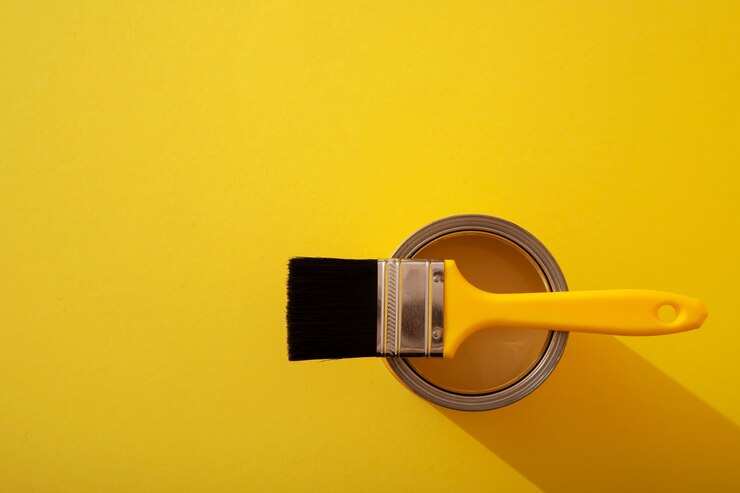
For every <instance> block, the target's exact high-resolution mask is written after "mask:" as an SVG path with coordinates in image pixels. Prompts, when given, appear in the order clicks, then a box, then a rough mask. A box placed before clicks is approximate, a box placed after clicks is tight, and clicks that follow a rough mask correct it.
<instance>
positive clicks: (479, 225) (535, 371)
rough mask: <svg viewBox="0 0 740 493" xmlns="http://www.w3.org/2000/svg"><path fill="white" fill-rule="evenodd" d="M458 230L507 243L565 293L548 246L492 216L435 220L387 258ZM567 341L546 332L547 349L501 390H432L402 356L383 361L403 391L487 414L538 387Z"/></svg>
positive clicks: (404, 254) (408, 254)
mask: <svg viewBox="0 0 740 493" xmlns="http://www.w3.org/2000/svg"><path fill="white" fill-rule="evenodd" d="M459 232H483V233H489V234H493V235H496V236H499V237H502V238H505V239H507V240H509V241H510V242H512V243H514V245H516V246H517V247H519V248H521V249H522V250H524V252H525V253H527V254H528V255H529V256H530V258H531V259H532V260H533V261H534V262H535V263H536V264H537V265H538V266H539V267H540V269H541V271H542V272H543V273H544V275H545V280H546V281H547V284H548V288H549V290H550V291H567V290H568V285H567V283H566V281H565V276H563V272H562V271H561V270H560V266H559V265H558V264H557V262H556V261H555V258H554V257H553V256H552V254H551V253H550V252H549V251H548V250H547V248H545V246H544V245H543V244H542V243H541V242H540V241H539V240H538V239H537V238H535V237H534V236H533V235H532V234H531V233H529V232H528V231H527V230H525V229H524V228H522V227H521V226H518V225H516V224H514V223H512V222H510V221H507V220H505V219H501V218H500V217H495V216H488V215H484V214H459V215H455V216H448V217H445V218H442V219H438V220H437V221H434V222H432V223H429V224H427V225H426V226H424V227H422V228H420V229H419V230H417V231H416V232H415V233H413V234H412V235H411V236H409V237H408V238H406V240H404V241H403V243H401V244H400V245H399V246H398V248H396V250H395V251H394V252H393V254H392V257H394V258H409V257H412V256H413V255H414V254H415V253H416V252H418V251H419V250H420V249H421V248H423V247H424V246H425V245H427V244H429V243H430V242H432V241H434V240H436V239H438V238H441V237H443V236H447V235H449V234H453V233H459ZM567 341H568V332H561V331H550V339H549V341H548V343H547V348H546V349H545V351H544V352H543V354H542V356H540V360H539V361H538V362H537V364H536V365H535V366H534V367H533V368H532V369H531V370H530V371H529V372H528V373H527V374H526V375H525V376H524V377H522V378H520V379H519V380H517V381H516V382H515V383H513V384H512V385H510V386H508V387H506V388H504V389H501V390H498V391H495V392H490V393H486V394H473V395H468V394H458V393H456V392H452V391H449V390H445V389H442V388H440V387H437V386H436V385H434V384H432V383H431V382H429V381H428V380H426V379H425V378H423V377H422V376H421V375H419V373H417V372H416V371H415V370H414V369H413V367H412V366H411V365H410V364H409V362H408V361H407V360H406V359H403V358H386V363H387V364H388V367H389V368H390V370H391V371H392V372H393V373H394V374H395V375H396V377H397V378H398V379H399V380H400V381H401V382H402V383H403V384H404V385H405V386H406V387H408V388H409V389H410V390H412V391H413V392H414V393H416V394H417V395H419V396H420V397H422V398H424V399H426V400H428V401H430V402H433V403H434V404H437V405H440V406H443V407H446V408H449V409H456V410H460V411H488V410H491V409H497V408H499V407H503V406H508V405H509V404H513V403H514V402H516V401H518V400H520V399H522V398H524V397H525V396H527V395H529V394H530V393H531V392H532V391H534V390H535V389H536V388H537V387H539V386H540V385H541V384H542V383H543V382H544V381H545V379H547V377H548V376H549V375H550V373H552V371H553V370H554V369H555V366H557V364H558V362H559V361H560V358H561V356H562V355H563V352H564V351H565V345H566V342H567Z"/></svg>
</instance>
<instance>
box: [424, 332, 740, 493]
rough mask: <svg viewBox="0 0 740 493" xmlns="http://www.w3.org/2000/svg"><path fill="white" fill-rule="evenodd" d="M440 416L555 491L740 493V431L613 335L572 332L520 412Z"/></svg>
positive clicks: (520, 404) (514, 409) (519, 407)
mask: <svg viewBox="0 0 740 493" xmlns="http://www.w3.org/2000/svg"><path fill="white" fill-rule="evenodd" d="M438 409H439V410H440V411H441V412H442V413H443V414H444V415H445V416H447V417H448V418H449V419H450V420H452V421H453V422H454V423H456V424H457V425H458V426H460V427H461V428H463V429H464V430H465V431H467V432H468V433H469V434H470V435H471V436H473V437H474V438H476V439H477V440H478V441H480V442H481V443H482V444H483V445H485V446H486V447H488V448H489V449H490V450H491V451H492V452H493V453H495V454H496V455H497V456H499V457H500V458H501V459H502V460H504V461H506V462H507V463H508V464H510V465H511V466H512V467H514V468H515V469H516V470H518V471H519V472H520V473H521V474H522V475H524V476H525V477H526V478H528V479H529V480H530V481H532V482H533V483H534V484H536V485H537V486H539V487H540V488H541V489H543V490H544V491H547V492H559V491H563V492H566V491H567V492H573V491H590V492H594V491H599V492H602V491H620V492H624V491H650V492H654V491H671V492H676V491H740V428H738V427H737V426H736V425H735V424H733V423H732V422H731V421H729V420H728V419H727V418H725V417H723V416H722V415H720V414H719V413H718V412H717V411H715V410H714V409H712V408H711V407H710V406H708V405H707V404H705V403H704V402H703V401H701V400H700V399H698V398H697V397H695V396H694V395H693V394H691V393H690V392H689V391H688V390H687V389H685V388H683V387H681V385H679V384H678V383H676V382H675V381H673V380H672V379H671V378H670V377H668V376H667V375H666V374H664V373H663V372H662V371H660V370H659V369H658V368H656V367H655V366H653V365H652V364H650V363H649V362H648V361H646V360H645V359H643V358H642V357H641V356H639V355H637V354H636V353H635V352H634V351H632V350H631V349H629V348H628V347H627V346H625V345H624V344H622V343H620V342H619V341H618V340H617V339H615V338H613V337H606V336H592V335H583V334H572V335H571V338H570V340H569V342H568V346H567V349H566V351H565V355H564V356H563V360H562V361H561V362H560V364H559V365H558V367H557V368H556V370H555V372H554V373H553V374H552V376H551V377H550V378H549V379H548V381H546V382H545V383H544V384H543V385H542V386H541V387H540V388H539V389H537V390H536V391H534V393H532V394H531V395H530V396H528V397H526V398H525V399H523V400H522V401H520V402H518V403H516V404H514V405H512V406H509V407H507V408H502V409H498V410H495V411H490V412H483V413H465V412H459V411H452V410H449V409H444V408H438Z"/></svg>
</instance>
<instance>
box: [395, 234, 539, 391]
mask: <svg viewBox="0 0 740 493" xmlns="http://www.w3.org/2000/svg"><path fill="white" fill-rule="evenodd" d="M414 257H415V258H432V259H451V260H454V261H455V262H456V264H457V266H458V268H459V269H460V272H461V273H462V274H463V276H465V278H466V279H467V280H468V281H469V282H470V283H471V284H473V285H474V286H476V287H478V288H480V289H483V290H485V291H489V292H491V293H527V292H536V291H547V290H548V286H547V280H546V279H545V276H544V274H543V272H542V269H541V268H540V267H539V266H538V265H537V264H536V263H535V262H534V261H533V260H532V258H531V257H530V256H529V255H528V254H527V253H526V252H525V251H524V250H522V249H521V248H519V247H517V246H516V245H515V244H514V243H512V242H511V241H508V240H506V239H505V238H502V237H500V236H495V235H492V234H488V233H481V232H460V233H453V234H449V235H445V236H442V237H440V238H438V239H436V240H434V241H432V242H431V243H429V244H427V245H425V246H424V247H422V248H421V249H420V250H419V251H418V252H416V254H415V255H414ZM549 339H550V331H548V330H536V329H514V328H505V327H495V328H490V329H484V330H482V331H480V332H478V333H476V334H474V335H473V336H472V337H470V338H468V339H467V340H466V341H465V342H463V344H462V345H461V346H460V348H459V349H458V351H457V353H456V354H455V357H454V358H449V359H448V358H445V359H441V358H439V359H438V358H418V359H409V363H410V364H411V365H412V366H413V368H414V369H415V370H416V371H417V372H418V373H419V374H420V375H421V376H422V377H423V378H424V379H426V380H428V381H429V382H431V383H433V384H434V385H436V386H437V387H440V388H443V389H446V390H449V391H452V392H458V393H461V394H483V393H488V392H495V391H497V390H501V389H503V388H506V387H508V386H510V385H512V384H513V383H515V382H516V381H518V380H519V379H521V378H522V377H523V376H524V375H526V374H527V373H528V372H529V371H531V370H532V368H534V366H535V365H536V364H537V362H538V361H539V360H540V358H541V357H542V354H543V353H544V351H545V349H546V347H547V343H548V341H549Z"/></svg>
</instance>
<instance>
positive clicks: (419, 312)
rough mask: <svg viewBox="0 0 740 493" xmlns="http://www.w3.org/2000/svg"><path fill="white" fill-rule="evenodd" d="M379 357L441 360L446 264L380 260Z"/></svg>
mask: <svg viewBox="0 0 740 493" xmlns="http://www.w3.org/2000/svg"><path fill="white" fill-rule="evenodd" d="M377 293H378V302H377V348H376V352H377V354H378V356H389V357H441V356H442V353H443V351H444V325H443V310H444V261H442V260H407V259H387V260H378V291H377Z"/></svg>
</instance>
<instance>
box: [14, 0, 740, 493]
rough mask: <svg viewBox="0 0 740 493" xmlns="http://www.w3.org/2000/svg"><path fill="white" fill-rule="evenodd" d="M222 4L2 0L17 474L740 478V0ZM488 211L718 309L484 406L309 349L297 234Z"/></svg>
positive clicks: (568, 252)
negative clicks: (444, 404)
mask: <svg viewBox="0 0 740 493" xmlns="http://www.w3.org/2000/svg"><path fill="white" fill-rule="evenodd" d="M205 3H208V2H205ZM205 3H204V2H192V3H191V4H181V3H179V2H178V3H168V2H120V1H119V2H112V1H90V2H33V1H15V2H8V1H6V2H3V3H2V5H1V6H0V490H2V491H3V492H5V491H8V492H14V491H22V492H26V491H28V492H30V491H36V492H43V491H60V492H61V491H69V492H72V491H74V492H88V491H89V492H98V491H112V492H115V491H123V492H130V491H163V492H164V491H173V492H175V491H176V492H187V491H194V492H195V491H302V490H306V491H391V490H397V491H430V492H432V491H445V492H450V491H525V492H526V491H539V490H543V491H563V492H570V491H581V490H582V491H609V490H613V491H627V490H630V491H632V490H634V491H659V490H666V491H684V490H686V491H729V490H732V489H737V488H738V485H740V427H739V425H740V394H739V392H738V388H740V384H738V381H739V380H740V364H739V363H738V361H739V359H738V351H740V322H739V319H738V303H740V300H739V298H738V283H739V282H740V261H739V260H738V252H740V233H739V232H738V226H740V221H739V220H738V216H739V215H740V198H739V195H738V190H739V188H740V119H739V117H738V115H739V114H740V113H739V111H740V89H739V88H740V30H739V29H738V25H740V7H738V5H739V4H738V3H737V2H733V1H725V2H704V1H697V2H672V1H667V2H645V3H644V2H616V3H615V2H589V1H584V2H553V3H549V2H548V3H545V2H537V3H529V2H477V3H471V2H395V1H394V2H282V1H280V2H271V1H266V2H255V3H252V2H247V3H245V2H233V3H231V2H211V3H210V4H209V5H205ZM466 212H474V213H484V214H491V215H496V216H501V217H504V218H507V219H509V220H512V221H514V222H516V223H518V224H520V225H522V226H523V227H525V228H527V229H528V230H529V231H531V232H532V233H533V234H535V235H536V236H537V237H538V238H540V239H541V240H542V241H543V242H544V243H545V245H547V246H548V248H549V249H550V250H551V251H552V252H553V254H554V255H555V257H556V258H557V259H558V261H559V262H560V265H561V267H562V268H563V270H564V272H565V275H566V278H567V279H568V281H569V284H570V287H571V289H598V288H610V287H613V288H621V287H633V288H649V289H660V290H669V291H676V292H679V293H683V294H687V295H691V296H696V297H698V298H701V299H702V300H704V301H705V302H706V304H707V305H708V307H709V310H710V318H709V320H708V322H707V323H706V325H705V327H704V328H703V329H701V330H699V331H695V332H691V333H684V334H679V335H674V336H666V337H655V338H636V339H627V338H614V337H603V336H588V335H573V336H572V338H571V340H570V342H569V346H568V348H567V349H566V353H565V356H564V358H563V360H562V361H561V364H560V365H559V367H558V368H557V369H556V371H555V372H554V374H553V375H552V376H551V378H550V379H549V380H547V382H546V383H545V384H544V385H543V386H542V387H541V388H540V389H538V390H537V391H536V392H535V393H534V394H532V395H531V396H529V397H527V398H526V399H524V400H523V401H520V402H519V403H517V404H515V405H513V406H510V407H508V408H505V409H502V410H498V411H495V412H490V413H483V414H465V413H458V412H453V411H448V410H443V409H440V408H436V407H434V406H432V405H431V404H429V403H427V402H425V401H423V400H421V399H419V398H417V397H416V396H414V395H413V394H411V393H410V392H409V391H407V390H406V389H404V388H403V387H402V386H401V385H399V384H398V383H397V382H396V381H395V379H394V378H393V377H392V376H391V375H389V373H388V372H387V370H386V369H385V367H384V366H383V364H382V362H381V361H378V360H354V361H349V360H347V361H337V362H304V363H288V362H287V360H286V350H285V324H284V306H285V293H284V284H285V277H286V261H287V259H288V257H289V256H291V255H324V256H347V257H382V256H386V255H388V254H390V252H392V251H393V249H394V248H395V247H396V245H397V244H398V243H400V242H401V241H402V240H403V239H404V238H405V237H406V236H407V235H409V234H410V233H412V232H413V231H414V230H416V229H417V228H419V227H421V226H423V225H424V224H426V223H427V222H430V221H432V220H434V219H438V218H440V217H443V216H446V215H450V214H454V213H466Z"/></svg>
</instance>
